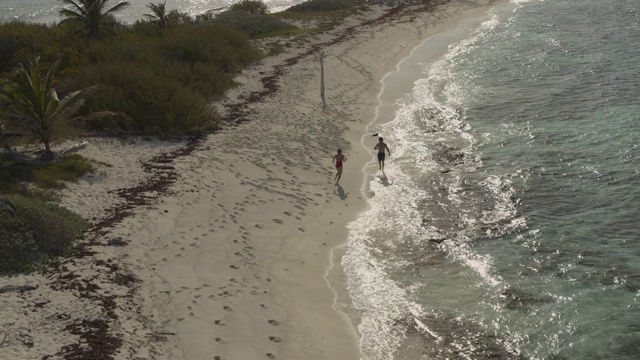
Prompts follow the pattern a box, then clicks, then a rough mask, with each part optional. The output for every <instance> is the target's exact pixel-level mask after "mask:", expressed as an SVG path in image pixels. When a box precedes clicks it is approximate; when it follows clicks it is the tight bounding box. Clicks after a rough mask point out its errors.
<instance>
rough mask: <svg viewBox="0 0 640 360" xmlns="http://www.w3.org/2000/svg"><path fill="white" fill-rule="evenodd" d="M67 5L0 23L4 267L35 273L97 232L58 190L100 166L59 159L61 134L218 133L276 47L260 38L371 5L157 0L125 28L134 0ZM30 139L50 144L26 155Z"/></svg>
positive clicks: (348, 0) (70, 1)
mask: <svg viewBox="0 0 640 360" xmlns="http://www.w3.org/2000/svg"><path fill="white" fill-rule="evenodd" d="M60 1H61V2H62V3H64V4H65V5H66V6H65V8H64V9H63V10H61V11H60V15H61V18H62V20H61V21H60V23H59V24H36V23H25V22H10V23H4V24H0V273H2V274H8V273H19V272H25V271H30V270H33V269H35V268H37V266H38V264H42V263H43V262H46V260H47V259H50V258H52V257H55V256H59V255H61V254H64V253H65V251H67V250H68V248H69V246H70V245H71V243H72V242H73V240H75V239H77V238H78V237H79V236H81V234H82V232H83V231H84V230H85V229H86V228H87V223H86V222H85V221H84V220H82V219H81V218H80V217H79V216H77V215H76V214H73V213H72V212H70V211H67V210H65V209H62V208H60V207H59V206H57V205H54V204H52V202H55V201H56V199H57V195H56V192H55V190H56V189H60V188H64V187H65V186H66V185H65V184H66V182H73V181H77V179H78V178H79V177H80V176H83V175H85V174H87V173H90V172H93V171H95V169H94V166H93V164H92V163H91V162H90V161H89V160H88V159H85V158H83V157H82V156H80V155H77V154H75V155H59V154H55V153H54V150H53V144H54V143H55V142H56V141H62V140H65V139H69V138H72V137H74V136H77V135H78V134H80V133H87V132H90V133H94V134H99V135H145V136H158V137H182V136H185V135H196V134H202V133H206V132H210V131H213V130H215V129H216V128H217V127H218V126H219V125H220V121H221V119H220V116H219V114H218V113H217V112H216V110H215V109H214V108H213V107H212V106H211V102H212V101H215V100H216V99H218V98H220V97H221V96H222V95H223V94H224V92H225V91H226V90H228V89H230V88H231V87H233V86H235V85H236V84H235V83H234V81H233V78H234V77H235V76H236V75H237V74H238V73H239V72H240V71H241V70H242V69H243V68H245V67H247V66H248V65H250V64H252V63H254V62H256V61H258V60H260V59H261V58H263V57H264V56H268V55H269V54H272V53H273V51H266V52H265V51H264V50H263V49H264V46H261V45H260V44H259V43H257V42H256V41H258V39H265V38H270V37H272V38H273V37H275V38H278V37H289V36H291V35H298V34H304V33H307V32H313V31H323V30H325V29H327V27H326V26H320V27H310V28H307V29H300V28H298V27H296V26H295V25H293V23H295V22H296V21H298V20H300V19H301V20H302V21H309V19H311V18H313V15H310V14H316V15H319V14H320V16H321V18H322V19H323V20H322V21H325V23H326V19H332V20H331V21H336V19H340V18H342V17H343V16H345V14H347V13H348V12H349V11H351V13H353V12H354V11H358V9H359V6H361V4H362V3H363V1H362V0H322V1H317V0H312V1H309V2H308V4H307V5H305V6H306V7H303V8H299V7H297V6H296V7H293V8H291V9H290V11H285V12H282V13H278V14H269V13H268V10H267V7H266V5H265V4H264V3H263V2H261V1H255V0H241V1H239V2H238V3H236V4H234V5H232V6H231V7H229V9H228V10H227V11H224V12H222V13H220V14H217V15H214V14H212V13H204V14H201V15H198V16H195V17H192V16H190V15H189V14H186V13H183V12H180V11H178V10H175V9H174V10H168V9H167V8H166V6H165V3H155V4H154V3H150V4H149V5H148V8H149V10H150V13H149V14H145V15H144V16H143V18H142V19H140V20H139V21H136V22H134V23H131V24H123V23H120V22H118V21H117V19H116V18H115V17H114V16H113V14H114V13H116V12H118V11H119V10H122V9H123V8H124V7H126V6H127V5H128V2H127V1H114V2H110V1H109V0H60ZM113 3H115V5H112V4H113ZM331 4H333V5H331ZM345 4H349V7H344V6H343V5H345ZM285 13H286V14H285ZM32 142H36V143H38V144H40V145H42V147H43V150H41V151H38V152H37V153H34V152H33V151H32V152H29V153H28V152H27V151H26V149H27V148H28V146H29V145H30V144H31V143H32ZM18 149H22V150H21V151H18ZM33 155H35V156H33Z"/></svg>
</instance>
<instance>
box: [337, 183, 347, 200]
mask: <svg viewBox="0 0 640 360" xmlns="http://www.w3.org/2000/svg"><path fill="white" fill-rule="evenodd" d="M336 194H337V195H338V196H339V197H340V200H347V196H349V193H346V192H344V189H343V188H342V186H340V185H338V187H337V188H336Z"/></svg>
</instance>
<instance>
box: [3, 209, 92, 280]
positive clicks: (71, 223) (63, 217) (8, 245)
mask: <svg viewBox="0 0 640 360" xmlns="http://www.w3.org/2000/svg"><path fill="white" fill-rule="evenodd" d="M8 200H9V201H10V202H7V201H6V199H5V200H2V199H0V230H1V231H0V273H5V274H6V273H19V272H26V271H30V270H33V269H34V268H35V266H37V264H38V263H39V262H41V261H43V260H45V259H49V258H53V257H56V256H60V255H62V254H64V253H65V252H66V251H67V250H68V249H69V248H70V247H71V245H72V244H73V242H74V241H75V240H77V239H78V238H80V237H81V236H82V234H83V233H84V231H85V230H86V229H87V227H88V223H87V222H86V221H85V220H84V219H82V218H81V217H80V216H78V215H77V214H74V213H73V212H71V211H69V210H67V209H65V208H62V207H60V206H57V205H54V204H47V203H44V202H40V201H37V200H33V199H28V198H24V197H18V196H15V197H11V198H9V199H8ZM10 204H11V205H10ZM12 207H13V208H14V209H15V211H14V210H13V209H12Z"/></svg>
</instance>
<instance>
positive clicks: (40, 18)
mask: <svg viewBox="0 0 640 360" xmlns="http://www.w3.org/2000/svg"><path fill="white" fill-rule="evenodd" d="M262 1H263V2H264V3H265V4H266V5H267V6H268V7H269V9H270V10H271V11H273V12H275V11H282V10H284V9H286V8H287V7H289V6H292V5H295V4H299V3H301V2H304V0H262ZM119 2H120V0H111V1H109V2H108V3H107V7H108V8H110V7H113V6H115V5H116V4H118V3H119ZM161 2H165V3H166V8H167V10H168V11H171V10H174V9H176V10H179V11H181V12H186V13H188V14H191V15H197V14H201V13H204V12H206V11H208V10H213V9H219V8H222V7H226V6H229V5H231V4H234V3H236V2H237V0H166V1H140V0H129V3H130V6H128V7H126V8H125V9H123V10H122V11H119V12H117V13H114V15H116V17H117V18H118V19H119V20H120V21H123V22H127V23H128V22H134V21H136V20H140V19H142V17H143V16H142V15H143V14H149V13H150V11H149V8H148V7H147V5H148V4H149V3H154V4H157V3H161ZM61 7H62V2H60V1H58V0H0V23H3V22H8V21H13V20H21V21H28V22H39V23H47V24H48V23H56V22H59V21H60V17H59V16H58V11H59V10H60V8H61Z"/></svg>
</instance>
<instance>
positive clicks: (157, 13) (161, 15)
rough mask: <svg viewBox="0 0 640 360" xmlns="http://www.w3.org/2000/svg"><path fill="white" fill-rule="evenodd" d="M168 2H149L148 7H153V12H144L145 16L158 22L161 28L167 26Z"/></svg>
mask: <svg viewBox="0 0 640 360" xmlns="http://www.w3.org/2000/svg"><path fill="white" fill-rule="evenodd" d="M166 4H167V2H166V1H165V2H163V3H157V4H154V3H149V5H147V7H148V8H149V9H151V12H152V14H144V16H146V17H147V18H149V19H150V20H151V21H153V22H155V23H157V24H158V26H160V28H161V29H164V28H165V27H167V9H166V8H165V5H166Z"/></svg>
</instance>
